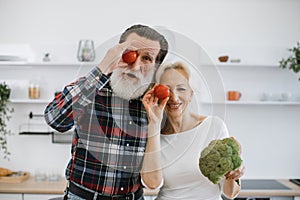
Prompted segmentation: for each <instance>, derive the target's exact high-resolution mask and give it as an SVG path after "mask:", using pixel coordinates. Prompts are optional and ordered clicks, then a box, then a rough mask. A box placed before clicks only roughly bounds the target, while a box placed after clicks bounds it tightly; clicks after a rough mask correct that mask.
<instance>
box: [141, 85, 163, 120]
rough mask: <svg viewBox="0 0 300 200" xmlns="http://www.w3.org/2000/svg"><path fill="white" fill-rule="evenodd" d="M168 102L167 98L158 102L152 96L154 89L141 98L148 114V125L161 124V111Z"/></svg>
mask: <svg viewBox="0 0 300 200" xmlns="http://www.w3.org/2000/svg"><path fill="white" fill-rule="evenodd" d="M168 100H169V97H167V98H165V99H163V100H161V101H159V99H158V98H157V97H155V96H154V89H153V88H152V89H151V90H149V91H148V92H147V93H146V94H145V95H144V97H143V100H142V102H143V104H144V107H145V109H146V111H147V114H148V119H149V123H159V124H160V123H161V121H162V118H163V110H164V108H165V106H166V104H167V102H168Z"/></svg>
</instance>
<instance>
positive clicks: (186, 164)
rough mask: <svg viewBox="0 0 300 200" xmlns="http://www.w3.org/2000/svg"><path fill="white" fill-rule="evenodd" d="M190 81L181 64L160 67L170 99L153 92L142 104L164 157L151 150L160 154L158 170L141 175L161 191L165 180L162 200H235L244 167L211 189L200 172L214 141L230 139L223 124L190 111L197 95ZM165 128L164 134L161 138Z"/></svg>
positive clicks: (187, 71) (157, 78)
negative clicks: (202, 159)
mask: <svg viewBox="0 0 300 200" xmlns="http://www.w3.org/2000/svg"><path fill="white" fill-rule="evenodd" d="M190 76H191V75H190V71H189V69H188V67H187V65H186V64H185V63H182V62H176V63H173V64H168V65H164V66H161V68H160V69H159V71H158V72H157V75H156V80H157V82H158V83H161V84H164V85H167V86H168V87H169V89H170V96H169V97H167V98H166V99H164V100H162V102H160V101H159V100H158V99H157V97H155V96H154V90H153V89H152V90H150V91H148V92H147V93H146V94H145V96H144V98H143V104H144V106H145V108H146V110H147V112H148V118H149V121H150V124H151V122H152V125H149V126H151V127H152V129H149V131H150V132H149V135H152V136H153V138H156V143H155V144H156V145H158V144H160V150H161V151H160V153H161V155H159V153H158V152H159V151H157V149H156V151H155V150H154V149H155V148H153V149H152V152H156V153H153V155H155V156H153V158H155V159H153V164H152V165H153V166H152V167H153V168H154V167H157V168H156V169H155V170H152V171H151V172H152V174H151V173H150V172H149V173H142V179H143V180H147V182H151V181H149V179H151V177H152V180H153V181H155V180H156V181H157V182H156V184H154V185H159V184H158V183H159V181H161V179H160V178H158V179H157V177H160V176H162V177H163V178H162V179H163V186H162V187H161V188H160V191H159V194H158V197H157V199H158V200H167V199H189V200H191V199H195V200H196V199H197V200H199V199H205V200H219V199H222V198H221V197H222V196H223V197H225V198H226V197H227V198H230V199H231V198H234V197H236V196H237V195H238V194H239V191H240V189H241V186H240V185H239V183H238V181H236V180H238V179H239V178H240V177H241V176H242V175H243V174H244V170H245V168H244V166H243V164H242V165H241V166H240V167H239V168H238V169H236V170H233V171H230V172H229V173H227V174H226V176H225V179H224V180H222V181H221V182H220V183H219V184H213V183H211V182H210V181H209V180H208V179H207V178H206V177H204V176H203V174H202V173H201V171H200V169H199V157H200V154H201V151H202V150H203V149H204V148H205V147H206V146H207V145H208V144H209V142H210V141H211V140H214V139H222V138H226V137H229V133H228V130H227V127H226V125H225V123H224V121H223V120H221V119H220V118H218V117H215V116H203V115H200V114H199V113H194V112H193V111H194V110H195V109H194V108H193V107H192V106H191V100H192V98H193V95H194V92H193V90H192V88H191V85H190ZM161 109H164V112H165V114H166V120H165V121H163V120H162V119H163V117H162V114H161V112H160V110H161ZM193 109H194V110H193ZM160 126H162V128H161V132H160V133H161V134H160V138H158V137H157V133H158V129H160ZM153 127H155V128H153ZM148 148H149V147H148ZM158 159H160V160H161V162H160V163H159V164H157V163H156V162H155V161H158ZM148 167H149V166H148ZM158 167H159V169H158ZM145 168H146V167H145ZM149 171H150V170H149ZM153 177H156V178H153Z"/></svg>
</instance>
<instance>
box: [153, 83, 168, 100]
mask: <svg viewBox="0 0 300 200" xmlns="http://www.w3.org/2000/svg"><path fill="white" fill-rule="evenodd" d="M154 96H156V97H157V98H159V99H165V98H167V97H168V96H170V89H169V87H168V86H166V85H162V84H159V85H157V86H155V87H154Z"/></svg>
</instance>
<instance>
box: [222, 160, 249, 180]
mask: <svg viewBox="0 0 300 200" xmlns="http://www.w3.org/2000/svg"><path fill="white" fill-rule="evenodd" d="M244 173H245V166H244V164H243V163H242V164H241V166H240V167H239V168H237V169H235V170H232V171H230V172H228V173H227V174H226V175H225V178H226V180H238V179H240V178H241V177H242V176H243V175H244Z"/></svg>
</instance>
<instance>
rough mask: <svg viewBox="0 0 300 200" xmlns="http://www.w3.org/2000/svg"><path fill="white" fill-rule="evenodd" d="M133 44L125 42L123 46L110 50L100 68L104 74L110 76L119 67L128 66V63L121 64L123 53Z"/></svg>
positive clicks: (118, 45) (119, 45)
mask: <svg viewBox="0 0 300 200" xmlns="http://www.w3.org/2000/svg"><path fill="white" fill-rule="evenodd" d="M130 44H131V42H123V43H121V44H117V45H116V46H114V47H112V48H110V49H109V50H108V51H107V52H106V54H105V56H104V58H103V60H102V61H101V62H100V64H99V65H98V67H99V68H100V70H101V71H102V73H104V74H106V75H107V74H109V73H111V72H112V71H113V70H114V69H116V68H117V67H122V66H123V67H125V66H127V64H126V63H120V65H119V62H120V60H121V56H122V53H123V52H124V51H125V50H126V49H129V47H130ZM118 65H119V66H118Z"/></svg>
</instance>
